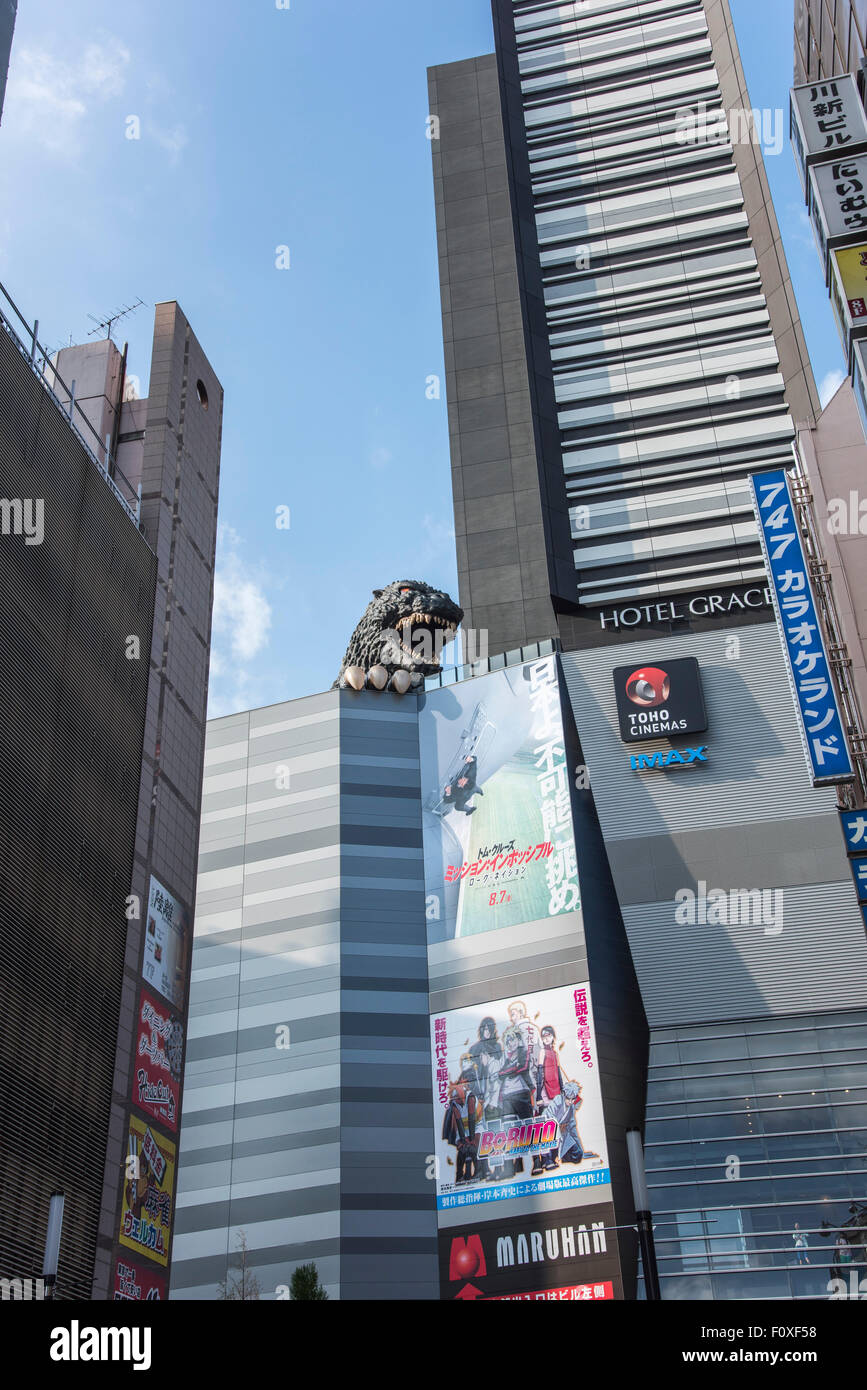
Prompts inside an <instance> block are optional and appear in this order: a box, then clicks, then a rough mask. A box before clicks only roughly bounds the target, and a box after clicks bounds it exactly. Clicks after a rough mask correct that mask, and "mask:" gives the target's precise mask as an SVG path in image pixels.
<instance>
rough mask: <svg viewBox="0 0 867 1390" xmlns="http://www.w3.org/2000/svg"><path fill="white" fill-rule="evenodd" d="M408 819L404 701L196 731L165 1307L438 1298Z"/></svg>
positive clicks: (338, 702)
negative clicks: (242, 1263)
mask: <svg viewBox="0 0 867 1390" xmlns="http://www.w3.org/2000/svg"><path fill="white" fill-rule="evenodd" d="M420 819H421V816H420V801H419V759H418V732H417V721H416V701H415V700H414V699H407V700H405V701H403V700H401V699H400V698H399V697H397V696H394V695H390V694H381V695H380V694H377V693H376V692H362V693H360V694H355V693H354V692H336V691H335V692H331V691H329V692H327V693H325V694H322V695H314V696H310V697H308V698H307V699H303V700H294V701H291V702H288V703H285V704H280V705H273V706H269V707H268V708H266V709H261V710H253V711H251V712H248V713H243V714H239V715H232V716H229V717H227V718H224V719H218V720H213V721H212V722H211V723H210V724H209V725H208V745H207V757H206V778H205V795H204V799H203V806H202V841H201V855H200V863H199V895H198V911H197V915H196V925H195V946H194V956H193V984H192V991H191V1004H190V1033H189V1043H188V1053H187V1076H186V1083H185V1088H184V1101H183V1118H182V1129H181V1142H180V1153H179V1183H178V1210H177V1225H176V1235H175V1246H174V1261H173V1270H172V1285H171V1296H172V1297H173V1298H207V1299H211V1298H215V1297H217V1289H218V1285H219V1283H220V1281H221V1280H223V1279H224V1278H225V1277H226V1273H227V1268H228V1269H229V1270H230V1272H231V1270H232V1268H233V1265H232V1263H231V1260H230V1257H231V1256H233V1255H234V1254H235V1253H236V1251H237V1235H238V1232H239V1231H240V1230H243V1231H244V1233H245V1235H246V1238H247V1245H248V1249H249V1252H250V1254H249V1258H250V1264H251V1267H252V1269H253V1271H254V1273H255V1276H256V1278H257V1280H258V1282H259V1286H260V1293H261V1297H262V1298H263V1299H269V1298H276V1297H280V1296H285V1294H283V1295H281V1294H280V1293H279V1292H278V1290H280V1289H281V1288H285V1286H287V1285H288V1283H289V1280H290V1277H291V1274H292V1271H293V1269H294V1268H295V1267H296V1266H297V1265H298V1264H300V1263H304V1262H307V1261H309V1260H313V1261H315V1263H316V1266H317V1269H318V1272H319V1276H320V1279H321V1280H322V1282H323V1284H324V1285H325V1287H326V1289H327V1291H328V1293H329V1295H330V1296H331V1297H332V1298H378V1299H383V1300H385V1299H388V1300H391V1299H397V1298H436V1297H437V1294H438V1283H437V1268H436V1210H435V1194H434V1191H433V1185H432V1183H431V1181H430V1180H429V1179H428V1178H427V1177H426V1169H427V1155H428V1154H429V1153H430V1151H431V1148H432V1132H433V1118H432V1099H431V1083H430V1051H429V1043H428V1022H427V1019H428V996H427V969H426V959H425V918H424V875H423V872H422V868H421V830H420ZM283 1028H288V1037H289V1047H288V1048H286V1047H282V1046H279V1045H278V1044H279V1042H280V1041H281V1037H283V1038H285V1034H283V1033H282V1029H283Z"/></svg>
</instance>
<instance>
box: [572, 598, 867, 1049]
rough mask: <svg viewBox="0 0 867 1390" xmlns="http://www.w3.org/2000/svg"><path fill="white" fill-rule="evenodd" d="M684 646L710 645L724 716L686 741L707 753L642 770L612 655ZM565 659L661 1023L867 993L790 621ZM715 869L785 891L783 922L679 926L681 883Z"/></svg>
mask: <svg viewBox="0 0 867 1390" xmlns="http://www.w3.org/2000/svg"><path fill="white" fill-rule="evenodd" d="M734 643H739V646H736V645H733V644H734ZM727 652H728V653H729V654H730V655H729V656H727ZM678 656H695V657H697V658H698V661H699V664H700V667H701V674H702V681H703V688H704V694H705V700H706V703H707V709H708V720H709V723H708V729H707V732H706V733H702V734H694V735H682V736H679V737H678V738H677V739H676V740H674V744H675V745H677V746H680V745H682V744H686V745H688V746H695V745H696V744H704V745H706V746H707V749H708V753H707V757H708V761H707V762H706V763H705V764H700V765H693V766H690V767H676V768H674V769H673V770H671V771H670V772H665V771H651V772H634V771H632V770H631V767H630V761H629V760H630V755H631V754H632V753H635V752H636V751H637V750H636V746H635V745H627V744H624V743H622V742H621V740H620V734H619V728H618V724H617V714H616V706H615V699H614V685H613V680H612V675H611V672H612V669H613V668H614V666H621V665H626V664H629V663H631V662H634V663H635V665H636V666H639V665H643V664H646V663H650V662H653V663H654V664H659V663H662V664H664V662H665V659H666V657H672V658H673V657H678ZM563 666H564V671H565V676H566V683H567V686H568V688H569V693H570V696H571V699H572V705H573V708H574V711H575V718H576V722H577V725H578V731H579V736H580V738H581V741H582V747H583V750H584V754H585V757H586V761H587V765H588V768H589V771H590V777H591V782H592V786H593V788H594V794H595V799H596V805H597V808H598V811H599V816H600V821H601V825H602V831H603V834H604V836H605V841H606V848H607V851H608V858H609V862H610V864H611V869H612V873H613V877H614V882H615V885H616V888H617V895H618V898H619V900H620V904H621V907H622V910H623V917H624V921H625V923H626V928H627V932H628V934H629V940H630V944H631V947H632V954H633V958H634V960H635V965H636V969H637V972H638V978H639V982H640V984H641V992H642V997H643V999H644V1004H645V1008H646V1010H647V1015H648V1019H649V1021H650V1024H651V1027H664V1026H666V1025H671V1024H675V1023H693V1022H694V1023H701V1022H707V1021H708V1020H710V1019H739V1018H753V1017H762V1016H765V1015H767V1014H782V1013H787V1014H791V1013H798V1012H804V1013H810V1012H812V1011H815V1010H817V1009H840V1008H846V1007H857V1006H859V1005H863V1002H864V999H865V990H867V944H865V937H864V925H863V921H862V918H861V914H860V912H859V910H858V906H857V903H856V901H855V894H854V890H853V887H852V883H851V875H850V872H849V869H848V865H847V863H846V859H845V854H844V850H843V842H842V836H841V834H840V829H839V822H838V817H837V814H836V811H835V795H834V792H833V790H829V789H827V788H824V789H819V790H814V789H813V788H812V786H811V785H810V781H809V778H808V776H807V770H806V764H805V761H804V755H803V751H802V747H801V741H800V737H799V733H798V727H797V724H796V721H795V714H794V709H793V707H792V699H791V695H790V692H789V686H788V681H787V678H786V673H785V668H784V664H783V655H782V650H781V647H780V640H779V636H778V634H777V628H776V626H775V625H773V624H762V625H756V626H751V627H745V628H740V629H728V630H727V631H726V632H720V633H711V632H705V633H700V634H691V635H690V634H687V635H684V636H682V637H669V638H665V639H655V640H653V641H648V642H636V643H625V644H623V645H621V646H618V647H617V648H616V650H615V652H614V653H612V652H611V651H609V652H608V653H607V654H604V653H603V654H599V653H596V652H570V653H567V654H566V655H565V656H564V657H563ZM670 746H672V745H670V744H669V741H668V740H665V739H660V740H651V741H649V742H648V743H645V744H642V745H640V746H639V748H638V751H641V752H653V751H656V750H657V749H663V750H666V751H667V750H668V748H669V747H670ZM700 881H704V882H705V884H706V885H707V891H709V890H711V889H722V890H724V891H726V892H728V891H731V890H733V889H750V890H755V889H764V890H774V889H779V890H781V892H782V900H781V904H782V930H781V931H780V932H778V933H777V932H774V931H773V930H772V931H766V930H765V926H764V925H762V924H758V925H740V924H739V925H700V924H697V925H694V926H691V925H680V924H678V922H677V921H676V920H675V909H676V905H677V904H676V902H675V894H676V892H677V891H678V890H679V889H683V888H689V889H692V890H693V891H695V890H696V886H697V884H698V883H699V882H700ZM770 901H771V902H773V900H770ZM768 925H772V924H770V923H769V924H768Z"/></svg>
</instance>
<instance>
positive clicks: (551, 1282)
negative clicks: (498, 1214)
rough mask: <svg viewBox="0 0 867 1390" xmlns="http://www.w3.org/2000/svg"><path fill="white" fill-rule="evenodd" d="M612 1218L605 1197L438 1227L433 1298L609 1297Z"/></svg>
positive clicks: (614, 1261)
mask: <svg viewBox="0 0 867 1390" xmlns="http://www.w3.org/2000/svg"><path fill="white" fill-rule="evenodd" d="M479 1215H481V1213H479ZM614 1224H615V1223H614V1208H613V1206H611V1204H610V1203H607V1204H601V1205H599V1206H590V1207H587V1206H582V1207H581V1209H580V1211H579V1212H578V1213H573V1212H572V1211H571V1210H564V1211H559V1212H550V1211H549V1212H536V1213H533V1214H530V1215H526V1216H518V1217H515V1216H512V1217H504V1218H499V1219H497V1220H494V1221H482V1222H479V1223H478V1224H475V1225H474V1224H473V1222H472V1221H470V1222H469V1224H467V1225H462V1226H460V1227H454V1226H451V1227H446V1228H444V1229H443V1230H441V1231H440V1233H439V1275H440V1298H443V1299H460V1300H462V1301H466V1300H468V1299H476V1298H479V1299H482V1300H485V1299H515V1300H519V1301H526V1302H531V1301H539V1302H542V1301H544V1302H550V1303H597V1302H599V1301H600V1300H605V1299H612V1298H614V1297H615V1280H617V1279H618V1277H619V1261H618V1253H617V1240H616V1237H615V1232H614V1231H613V1230H612V1227H613V1226H614ZM619 1287H620V1286H619V1283H618V1291H619Z"/></svg>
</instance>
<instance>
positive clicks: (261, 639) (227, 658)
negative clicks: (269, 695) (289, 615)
mask: <svg viewBox="0 0 867 1390" xmlns="http://www.w3.org/2000/svg"><path fill="white" fill-rule="evenodd" d="M217 541H218V547H219V552H218V557H217V568H216V573H215V575H214V616H213V626H212V632H211V675H210V679H211V690H210V700H209V709H208V714H209V716H210V718H215V717H216V716H217V715H219V714H229V713H231V712H233V711H234V710H239V709H249V708H250V706H251V703H252V702H253V701H254V685H253V680H254V672H252V671H250V670H249V669H248V666H249V663H250V662H252V661H253V660H254V658H255V657H256V656H258V655H259V653H260V652H261V651H262V650H263V648H264V647H265V646H267V643H268V638H269V634H270V631H271V605H270V603H269V602H268V599H267V598H266V596H265V592H264V589H263V588H262V585H261V583H260V582H259V578H258V576H257V575H256V574H255V573H254V571H253V570H252V569H250V567H249V566H248V565H247V564H246V562H245V560H244V558H243V556H242V554H241V547H242V545H243V542H242V539H241V537H240V535H239V534H238V532H237V531H235V530H234V529H233V528H232V527H231V526H221V527H220V529H219V534H218V537H217Z"/></svg>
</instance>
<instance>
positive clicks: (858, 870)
mask: <svg viewBox="0 0 867 1390" xmlns="http://www.w3.org/2000/svg"><path fill="white" fill-rule="evenodd" d="M840 825H841V828H842V830H843V839H844V840H845V841H846V853H847V854H848V856H849V868H850V869H851V870H852V877H853V878H854V880H855V892H856V893H857V895H858V906H859V907H860V909H861V915H862V917H863V918H864V926H865V928H867V809H865V810H863V811H841V812H840Z"/></svg>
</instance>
